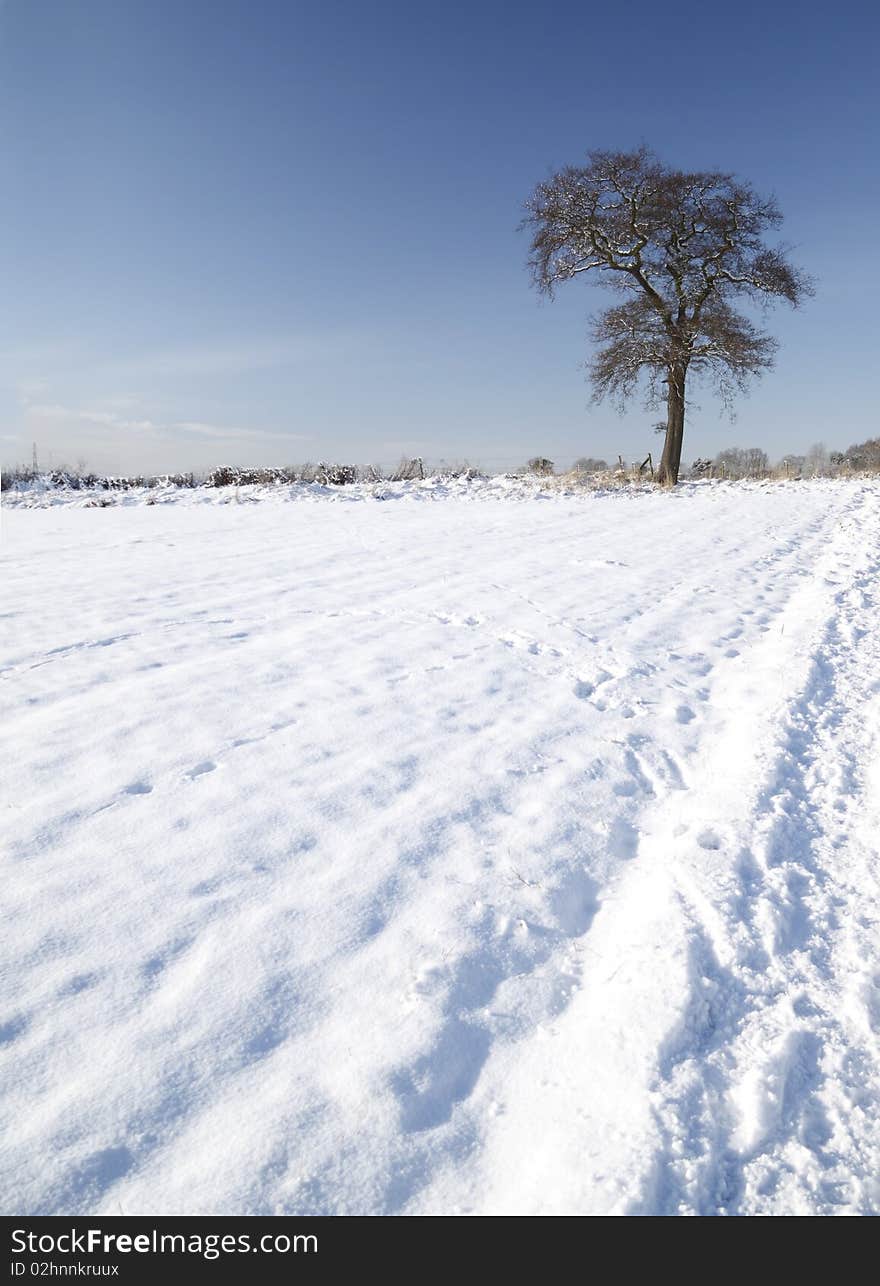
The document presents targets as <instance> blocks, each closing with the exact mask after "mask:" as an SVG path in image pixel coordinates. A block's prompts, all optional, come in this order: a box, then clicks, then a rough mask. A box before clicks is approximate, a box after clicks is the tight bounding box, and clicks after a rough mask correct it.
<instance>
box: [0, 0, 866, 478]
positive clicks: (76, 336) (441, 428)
mask: <svg viewBox="0 0 880 1286" xmlns="http://www.w3.org/2000/svg"><path fill="white" fill-rule="evenodd" d="M875 10H876V6H874V5H869V4H867V3H859V4H856V3H848V2H847V0H843V3H839V4H837V5H835V6H834V7H833V8H828V7H824V6H823V7H822V8H821V9H820V8H816V9H815V10H811V9H810V7H809V6H805V5H803V4H800V3H799V4H795V3H791V2H790V0H780V2H779V3H777V4H775V5H769V4H767V3H766V2H765V3H761V4H750V3H748V0H746V2H745V3H741V4H739V5H738V6H733V7H731V6H723V7H722V6H716V5H710V4H706V3H705V0H702V2H701V3H680V2H678V0H671V2H670V3H666V4H657V3H652V4H648V3H645V2H644V0H636V2H633V3H618V4H615V5H602V6H600V5H593V4H590V3H588V2H584V0H581V3H577V4H573V3H558V2H555V3H554V2H553V0H551V2H550V3H545V4H543V5H541V6H538V5H535V4H528V5H526V4H520V3H516V2H514V3H480V2H479V0H476V2H475V3H472V4H459V3H457V2H456V0H447V2H446V3H444V4H436V3H433V4H430V5H429V4H422V3H419V2H418V0H410V2H409V3H397V2H394V3H389V2H381V0H380V2H378V3H369V2H368V0H363V2H361V3H350V2H348V0H343V2H342V3H332V0H331V2H327V0H324V2H322V3H313V2H312V0H307V2H305V3H295V2H294V0H289V2H286V3H285V2H282V0H248V2H244V0H173V2H172V0H150V2H149V3H146V2H145V0H5V2H3V0H0V129H2V140H3V151H4V171H5V178H6V188H5V199H4V201H3V203H2V216H0V217H2V231H0V257H2V271H3V281H4V283H5V291H4V295H5V307H4V309H3V311H2V317H0V411H2V416H0V460H2V461H3V462H6V463H14V462H16V461H17V460H24V459H29V458H30V453H31V443H32V442H33V441H36V443H37V446H38V450H39V454H40V459H41V462H42V463H49V462H50V460H51V462H52V463H54V464H56V465H57V464H60V463H62V462H66V463H68V464H71V465H73V464H75V463H76V462H77V461H80V460H82V461H85V462H87V463H88V465H89V466H91V467H93V468H97V469H102V470H109V471H114V472H130V471H134V470H149V471H152V470H161V469H165V468H195V469H202V468H206V467H209V466H211V465H213V464H216V463H221V462H227V461H228V462H239V463H255V464H256V463H279V464H280V463H296V462H300V461H304V460H317V459H345V460H356V461H369V460H374V461H384V462H393V461H395V460H396V459H397V458H399V456H400V455H401V454H404V453H406V454H415V453H418V454H423V455H425V456H427V457H429V458H430V459H431V460H434V461H438V460H440V459H441V458H445V459H449V460H452V459H462V458H468V459H469V460H471V461H472V462H476V463H480V464H482V465H483V466H484V467H487V468H505V467H510V466H513V465H516V464H518V463H521V462H522V461H523V460H524V459H525V458H527V457H528V456H530V455H533V454H536V453H541V454H545V455H549V456H550V457H551V458H553V459H555V460H557V461H559V462H560V463H565V462H567V461H570V460H571V459H573V458H575V457H577V456H579V455H600V456H606V457H609V458H611V457H613V456H616V454H617V453H618V452H621V453H622V454H623V455H624V457H631V458H635V457H636V456H640V455H643V454H644V452H645V451H646V450H647V449H649V448H652V447H654V448H656V445H657V442H658V439H656V438H654V437H653V435H652V433H651V426H652V424H653V423H654V422H655V421H656V419H657V415H656V414H655V413H654V412H652V411H646V410H645V409H644V408H643V407H642V406H641V405H639V404H638V403H635V404H634V405H633V407H632V408H631V410H630V411H629V413H628V414H626V415H625V416H624V417H621V416H619V415H618V414H617V412H616V411H615V410H614V409H613V408H612V407H611V406H607V405H603V406H598V407H597V406H594V405H592V404H591V402H590V391H589V388H588V386H587V384H586V380H585V374H584V370H583V363H584V361H585V360H586V358H587V356H588V351H589V350H588V344H587V325H588V318H589V315H590V314H591V313H592V312H594V311H595V310H596V309H598V308H600V307H601V306H602V304H603V302H605V301H606V300H607V296H606V295H605V293H604V292H603V291H602V290H601V289H597V288H595V287H590V286H588V285H587V284H586V282H585V281H584V280H580V281H577V282H573V283H571V284H570V285H569V286H568V287H566V288H564V289H562V290H561V291H560V292H559V295H558V297H557V299H556V300H555V301H554V302H552V303H548V302H544V301H541V300H540V299H539V297H538V296H537V295H536V293H535V292H534V290H533V289H532V288H531V286H530V284H529V277H528V273H527V271H526V267H525V261H526V256H527V239H526V236H525V234H523V233H520V232H518V231H517V225H518V222H519V219H520V217H521V206H522V202H523V201H524V199H525V198H526V197H527V195H528V194H529V192H530V191H531V189H532V188H533V187H534V185H535V184H536V183H537V182H538V181H539V180H541V179H542V178H545V177H546V176H547V175H548V174H549V173H550V172H551V171H552V170H553V169H555V168H557V167H559V166H561V165H565V164H569V163H577V162H578V161H579V160H580V159H581V158H582V157H583V156H584V153H585V152H586V150H587V149H588V148H591V147H608V148H629V147H633V146H636V145H638V144H639V143H641V142H646V143H648V144H649V145H650V146H652V147H653V148H654V149H655V150H656V151H657V152H658V153H659V154H660V156H661V157H662V158H663V159H664V160H666V161H667V162H669V163H672V164H674V165H679V166H681V167H684V168H715V167H718V168H722V169H727V170H733V171H735V172H737V173H739V174H740V175H742V176H743V177H745V178H747V179H749V180H751V181H752V182H753V183H754V184H755V186H756V187H757V188H758V189H759V190H761V191H768V192H774V193H775V194H776V196H777V197H778V199H779V201H780V204H781V206H782V209H783V212H784V213H785V216H786V221H785V225H784V227H783V230H782V234H781V235H782V237H783V239H784V240H786V241H787V242H789V243H790V244H792V245H793V246H794V247H795V250H794V258H795V259H796V261H797V262H799V263H800V264H801V265H802V266H803V267H805V268H806V269H807V270H808V271H809V272H811V273H812V274H814V276H815V277H817V278H818V293H817V295H816V298H815V299H813V300H812V301H809V302H808V304H807V305H806V306H805V307H804V308H803V309H802V310H801V311H799V312H791V311H790V310H789V309H788V308H787V307H785V306H783V307H780V308H779V309H777V310H775V311H774V312H773V314H772V315H771V319H770V328H771V329H772V330H773V332H774V333H775V334H776V335H777V336H778V337H779V338H780V340H781V341H782V350H781V352H780V355H779V359H778V363H777V369H776V371H775V372H774V373H773V374H771V375H770V376H768V377H766V378H765V379H764V380H763V381H761V382H760V383H759V384H757V385H756V386H755V387H754V390H753V392H752V394H751V396H750V397H748V398H745V399H741V400H740V401H739V402H738V419H737V421H736V422H735V423H734V424H731V423H730V422H729V421H728V420H726V419H724V418H723V417H722V416H721V415H720V408H719V406H718V403H717V402H716V400H715V399H714V398H713V397H712V395H711V394H710V393H709V392H708V391H702V390H699V389H694V390H693V400H692V406H691V411H690V415H689V421H688V429H687V436H686V441H685V452H684V454H685V459H686V460H690V459H692V458H693V457H694V456H695V455H698V454H700V455H705V454H711V453H714V451H716V450H718V449H719V448H721V447H723V446H726V445H729V444H732V443H739V444H741V445H746V446H750V445H761V446H763V447H765V448H766V449H767V450H768V451H769V452H770V453H771V455H773V456H779V455H782V454H784V453H786V452H788V451H795V450H805V449H806V448H807V447H808V446H809V445H810V444H811V443H812V442H814V441H817V440H824V441H825V442H826V443H828V444H829V446H832V447H835V446H846V445H847V444H849V443H850V442H853V441H858V440H861V439H864V438H865V437H868V436H872V435H875V434H876V433H877V432H878V425H877V417H876V410H875V408H876V405H877V390H876V378H875V377H874V376H873V375H872V374H871V371H870V369H869V368H870V365H871V364H872V363H873V362H874V361H875V351H874V350H875V346H876V340H875V337H876V329H877V327H876V304H875V297H876V290H877V286H878V280H877V278H878V272H877V263H878V256H877V208H878V178H877V165H876V138H877V126H878V112H877V96H876V90H875V89H874V84H875V76H876V67H875V65H874V61H875V55H876V48H877V37H878V34H880V31H878V25H880V24H878V20H877V18H876V16H875Z"/></svg>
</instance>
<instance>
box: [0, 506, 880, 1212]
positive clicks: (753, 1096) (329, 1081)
mask: <svg viewBox="0 0 880 1286" xmlns="http://www.w3.org/2000/svg"><path fill="white" fill-rule="evenodd" d="M412 494H413V495H417V494H418V492H417V490H415V489H414V491H413V493H412ZM4 538H5V540H4V543H5V546H6V563H7V569H6V572H5V584H6V585H7V586H8V590H7V595H6V600H5V606H4V621H3V624H4V634H3V639H4V646H3V652H2V657H0V661H2V678H3V686H2V693H3V698H4V706H5V710H6V714H5V717H4V720H3V725H2V737H3V749H4V763H5V764H9V771H8V781H9V787H10V789H9V791H8V793H7V796H6V803H5V807H4V815H5V816H4V821H5V830H6V832H7V852H8V855H9V856H8V859H7V864H6V873H5V876H4V889H5V895H4V943H5V947H4V951H5V952H8V963H7V964H6V966H5V969H4V973H3V986H4V990H3V993H2V994H3V1001H2V1005H3V1007H2V1008H0V1041H2V1042H3V1043H2V1046H0V1060H2V1066H3V1072H2V1075H3V1099H4V1103H5V1109H4V1110H5V1112H6V1113H7V1114H8V1115H7V1120H6V1121H5V1123H4V1138H5V1139H6V1146H7V1147H8V1155H7V1156H6V1158H4V1162H3V1173H4V1175H5V1176H6V1180H5V1182H7V1183H8V1184H9V1187H8V1190H7V1195H6V1197H5V1198H4V1203H3V1204H4V1209H9V1210H13V1209H15V1210H18V1211H19V1212H21V1211H22V1210H26V1211H27V1212H29V1213H37V1212H41V1213H49V1212H64V1213H73V1212H81V1211H90V1212H99V1211H110V1212H113V1211H117V1212H118V1210H119V1209H123V1210H125V1211H127V1212H145V1213H146V1212H155V1211H160V1210H161V1211H166V1212H167V1211H193V1210H199V1211H214V1212H218V1211H226V1212H242V1211H247V1212H270V1213H271V1212H287V1211H300V1212H308V1211H317V1212H322V1213H323V1212H367V1211H369V1212H385V1213H395V1212H411V1211H419V1210H431V1211H447V1210H456V1209H463V1210H473V1211H507V1210H511V1211H513V1210H516V1211H560V1210H567V1211H576V1210H578V1211H629V1212H664V1213H666V1212H668V1213H674V1212H683V1213H692V1212H696V1213H754V1212H776V1211H778V1212H782V1211H785V1212H791V1211H822V1212H829V1211H863V1212H865V1211H872V1210H876V1209H877V1208H878V1207H880V1192H878V1186H877V1179H876V1176H877V1174H878V1173H880V1165H878V1163H880V1155H878V1152H880V1128H878V1111H880V1066H878V1064H880V1051H878V1030H880V974H878V972H877V964H876V959H877V953H876V945H877V936H878V930H877V924H878V884H877V862H876V853H877V842H876V835H877V832H878V825H880V806H878V804H877V800H878V798H880V790H878V787H880V737H878V729H880V644H878V640H877V635H876V613H877V593H878V570H880V490H878V488H877V487H875V486H871V485H862V484H852V485H845V484H818V485H815V486H812V485H810V486H801V487H794V486H792V487H778V488H768V489H759V488H755V489H749V488H734V487H723V486H722V487H702V488H700V487H697V488H694V489H692V490H691V491H687V490H684V491H682V492H680V493H678V494H674V495H642V496H632V497H627V496H619V497H603V498H597V499H592V500H591V499H586V500H572V499H570V498H566V497H561V498H557V499H555V500H537V499H535V500H529V501H526V502H524V503H521V504H516V503H513V502H512V501H500V502H498V503H486V504H482V505H474V504H469V503H467V502H466V501H464V500H459V499H446V500H443V501H440V502H438V503H426V504H419V503H414V502H412V501H411V500H404V501H403V502H402V503H392V504H379V503H376V502H367V503H356V504H351V503H337V504H330V503H326V504H324V503H321V504H310V505H302V504H284V503H281V502H278V501H275V500H273V501H268V502H266V503H263V504H258V505H242V506H235V505H233V506H224V507H215V506H210V507H206V506H204V505H201V504H200V505H196V504H195V503H192V504H186V503H181V504H179V505H157V506H152V507H132V508H124V509H120V510H95V509H90V510H81V509H75V508H71V507H66V506H65V507H59V508H56V509H53V510H51V511H49V512H41V513H19V512H16V511H12V512H7V513H6V514H5V515H4ZM673 547H676V548H678V549H679V551H680V555H679V561H678V565H677V568H676V569H673V570H672V571H671V572H670V571H669V569H668V567H667V566H666V564H667V563H668V561H669V557H668V551H669V550H670V549H671V548H673Z"/></svg>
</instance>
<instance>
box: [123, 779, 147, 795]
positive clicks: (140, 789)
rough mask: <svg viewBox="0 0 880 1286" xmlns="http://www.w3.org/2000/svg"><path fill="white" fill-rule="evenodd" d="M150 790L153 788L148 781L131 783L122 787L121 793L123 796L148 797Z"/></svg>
mask: <svg viewBox="0 0 880 1286" xmlns="http://www.w3.org/2000/svg"><path fill="white" fill-rule="evenodd" d="M152 790H153V787H152V786H151V785H150V783H149V782H148V781H133V782H132V783H131V784H130V785H128V786H123V788H122V793H123V795H149V794H151V793H152Z"/></svg>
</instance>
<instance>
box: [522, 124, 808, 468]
mask: <svg viewBox="0 0 880 1286" xmlns="http://www.w3.org/2000/svg"><path fill="white" fill-rule="evenodd" d="M526 211H527V213H526V217H525V220H524V226H526V227H529V228H531V229H532V244H531V257H530V261H529V262H530V266H531V269H532V273H533V276H534V280H535V284H536V285H537V286H538V288H539V289H540V290H542V291H543V292H545V293H547V294H550V295H552V294H553V291H554V289H555V287H556V286H557V285H558V284H559V282H561V281H569V280H571V279H572V278H574V277H577V276H579V275H580V274H581V273H590V272H593V273H595V274H597V276H598V277H599V279H600V281H601V282H602V284H604V285H607V286H610V287H611V288H612V289H615V290H617V291H618V292H620V293H621V294H622V295H623V296H624V299H623V301H622V302H621V303H619V304H616V305H614V306H613V307H611V308H607V309H606V310H605V311H604V312H603V313H600V314H599V315H598V316H597V317H596V318H594V320H593V339H594V340H595V341H596V343H597V344H598V345H599V347H598V349H597V351H596V354H595V356H594V358H593V360H592V362H591V364H590V374H591V378H592V383H593V387H594V390H595V396H596V398H597V400H598V399H600V398H602V397H605V396H607V395H612V396H616V397H617V398H618V399H619V400H620V402H621V404H622V403H624V402H625V401H626V399H627V398H628V397H629V396H630V395H631V394H632V393H633V391H634V390H635V388H636V385H637V384H638V382H639V379H640V377H641V376H643V375H646V376H647V378H648V395H649V401H651V402H657V401H661V400H663V399H664V398H665V401H666V412H667V414H666V440H665V444H664V448H663V457H662V460H661V462H660V469H659V472H658V478H659V479H660V481H663V482H669V483H674V482H677V481H678V474H679V468H680V465H681V449H682V442H683V437H684V413H685V384H686V381H687V378H688V375H689V374H690V373H691V372H692V373H693V374H695V375H704V376H709V377H710V378H711V379H713V380H714V383H715V385H716V387H717V389H718V391H719V392H720V394H721V396H722V397H723V398H724V399H725V400H726V401H727V402H728V403H730V401H731V399H732V396H733V393H734V392H735V391H736V390H737V389H742V388H744V387H745V385H746V383H747V381H748V378H749V376H751V375H760V374H761V373H762V372H763V371H765V370H767V369H769V367H770V366H772V364H773V355H774V353H775V351H776V347H777V345H776V341H775V340H774V339H772V338H771V337H770V336H769V335H766V334H764V333H762V332H761V331H760V330H759V329H758V328H757V327H756V326H755V325H754V324H753V323H752V322H751V321H750V320H749V318H748V317H746V316H745V315H744V314H742V313H740V312H737V311H736V310H735V309H734V308H733V306H732V304H731V300H732V299H736V298H738V297H745V298H746V299H749V300H753V301H760V302H762V303H765V304H769V303H770V302H772V301H773V300H774V299H786V300H787V301H788V302H789V303H790V304H791V305H792V306H795V307H796V306H797V305H798V304H799V303H800V302H801V301H802V299H803V298H804V297H805V296H806V295H809V294H811V293H812V286H811V283H810V281H809V279H808V278H807V277H806V276H804V275H803V274H802V273H801V272H800V271H799V270H798V269H797V268H795V267H793V266H792V265H791V264H790V263H789V262H788V259H787V257H786V251H785V249H784V248H783V247H776V248H773V247H770V246H767V245H766V244H765V243H764V241H763V234H764V233H765V231H766V230H767V229H769V228H774V227H776V226H777V225H778V224H779V223H780V222H781V220H782V216H781V214H780V212H779V209H778V207H777V205H776V202H775V201H774V200H773V199H772V198H767V199H765V198H763V197H759V196H758V195H757V194H756V193H755V192H754V191H753V189H752V188H751V186H750V185H749V184H748V183H745V182H742V181H740V180H739V179H737V178H735V177H734V176H733V175H731V174H724V173H720V172H718V173H715V172H712V173H687V172H685V171H683V170H673V169H670V168H669V167H668V166H665V165H663V164H662V163H661V162H660V161H659V160H658V159H657V157H656V156H655V155H654V154H653V153H652V152H651V151H649V150H648V149H647V148H645V147H642V148H639V149H638V151H635V152H603V151H595V152H590V153H589V154H588V164H587V165H586V166H582V167H574V166H569V167H568V168H567V169H564V170H560V171H559V173H557V174H554V175H553V176H552V178H550V179H548V180H547V182H545V183H540V184H539V185H538V187H537V188H536V189H535V191H534V193H533V194H532V196H531V198H530V199H529V201H528V202H527V203H526ZM662 385H665V393H663V392H662V390H661V386H662Z"/></svg>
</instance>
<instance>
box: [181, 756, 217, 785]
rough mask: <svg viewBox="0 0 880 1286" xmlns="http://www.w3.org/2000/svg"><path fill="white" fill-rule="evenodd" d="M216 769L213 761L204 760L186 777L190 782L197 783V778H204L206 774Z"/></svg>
mask: <svg viewBox="0 0 880 1286" xmlns="http://www.w3.org/2000/svg"><path fill="white" fill-rule="evenodd" d="M216 767H217V765H216V764H215V763H214V760H213V759H203V760H202V762H201V763H200V764H196V766H195V768H190V770H189V772H188V773H187V774H186V775H187V777H189V779H190V781H195V779H196V778H197V777H204V775H205V773H208V772H214V771H215V769H216Z"/></svg>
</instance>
